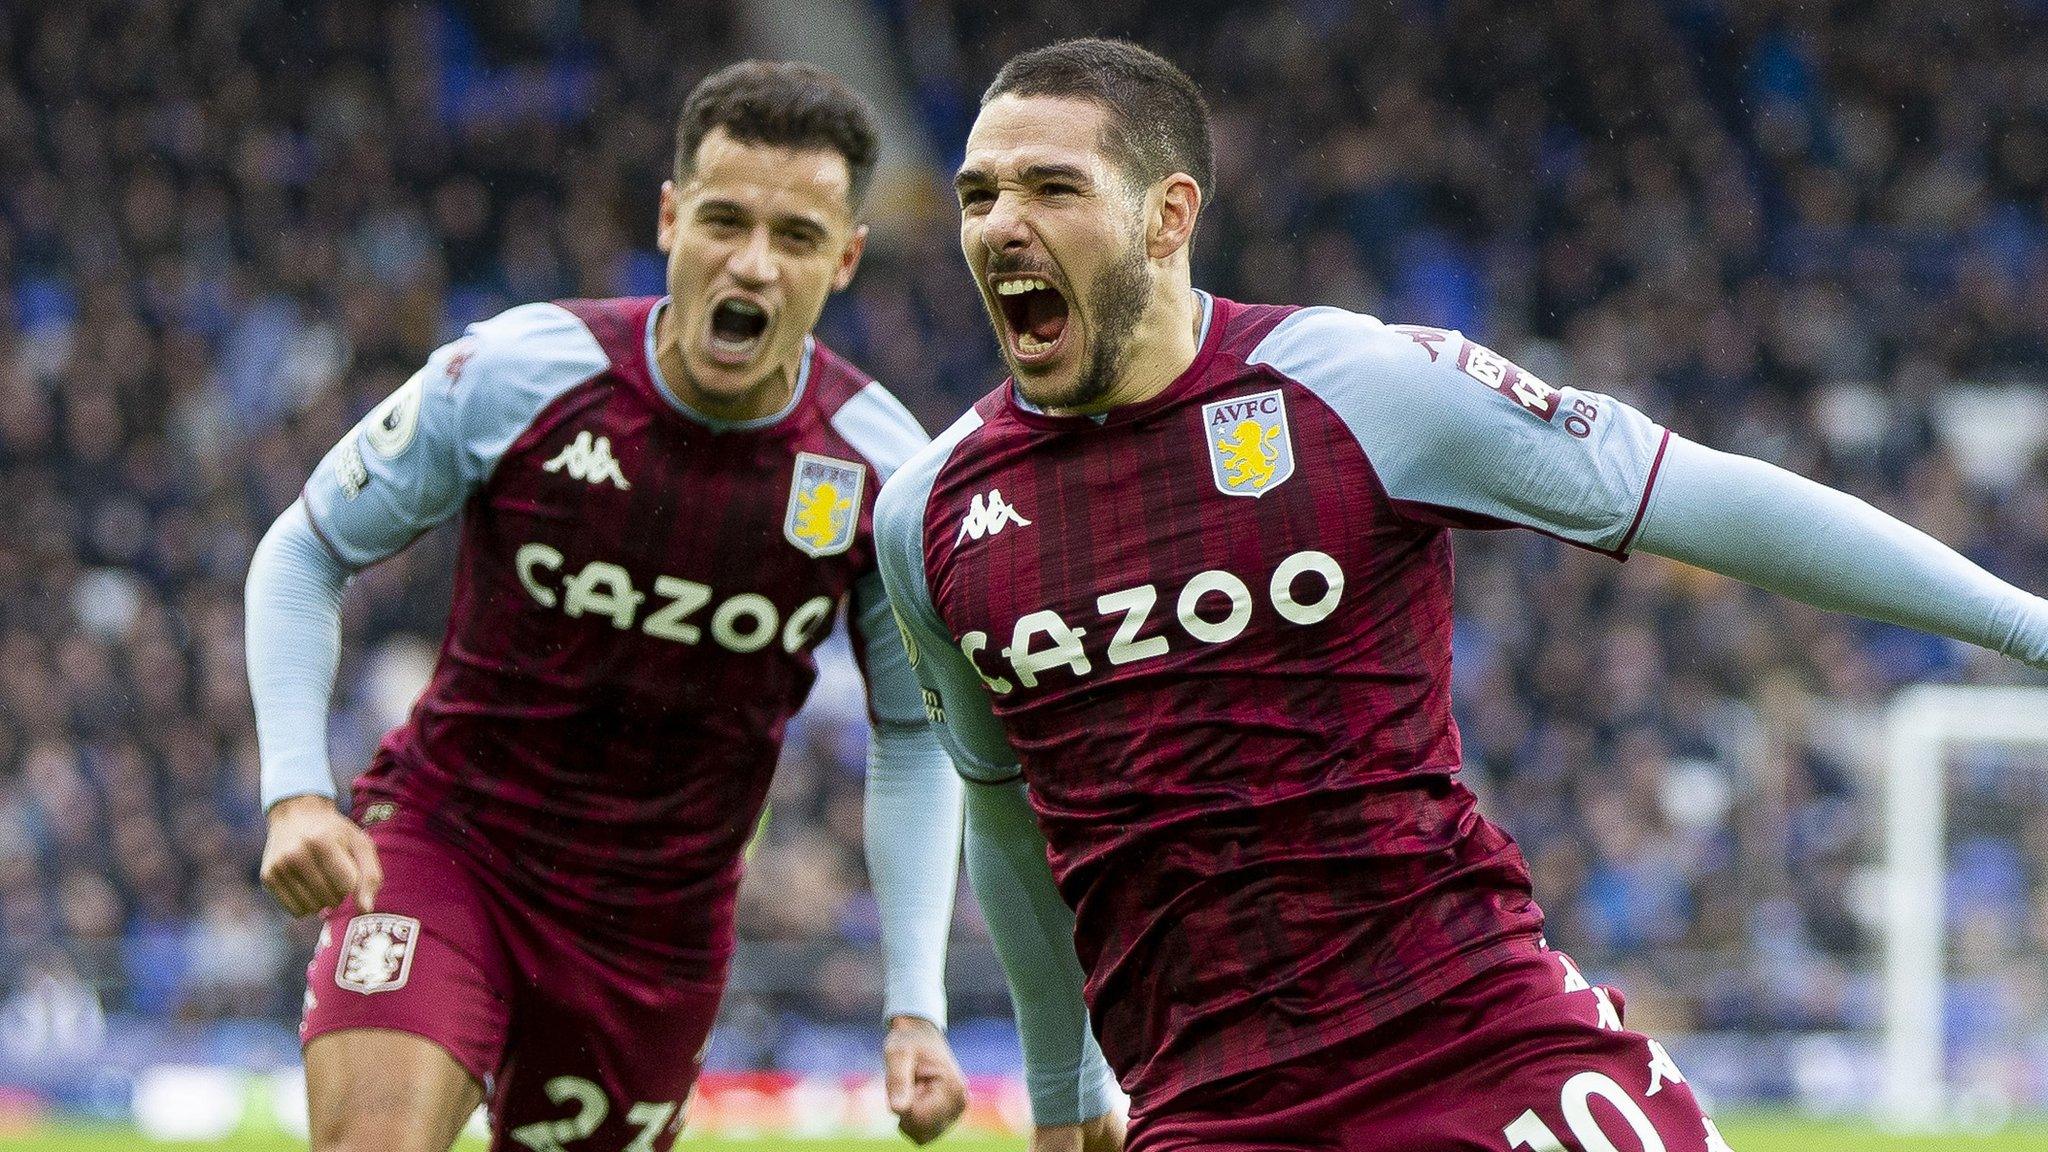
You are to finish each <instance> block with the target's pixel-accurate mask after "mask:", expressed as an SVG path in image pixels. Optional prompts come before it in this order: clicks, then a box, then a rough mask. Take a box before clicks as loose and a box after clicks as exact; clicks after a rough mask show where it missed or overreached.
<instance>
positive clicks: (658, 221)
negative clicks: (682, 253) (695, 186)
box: [654, 180, 683, 252]
mask: <svg viewBox="0 0 2048 1152" xmlns="http://www.w3.org/2000/svg"><path fill="white" fill-rule="evenodd" d="M682 207H683V206H682V192H681V191H679V190H678V189H677V188H676V182H675V181H673V180H663V181H662V182H661V211H660V212H659V213H657V214H656V215H655V218H654V246H655V247H657V248H659V249H661V250H662V251H663V252H670V251H673V250H674V249H675V246H676V217H677V214H678V213H680V212H681V211H682Z"/></svg>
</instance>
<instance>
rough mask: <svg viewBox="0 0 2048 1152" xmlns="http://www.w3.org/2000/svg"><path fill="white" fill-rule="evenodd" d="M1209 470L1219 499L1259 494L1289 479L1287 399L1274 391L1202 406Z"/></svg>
mask: <svg viewBox="0 0 2048 1152" xmlns="http://www.w3.org/2000/svg"><path fill="white" fill-rule="evenodd" d="M1202 429H1203V431H1202V437H1203V439H1204V440H1206V441H1207V442H1208V445H1209V472H1210V475H1211V476H1213V477H1214V478H1215V481H1216V490H1217V491H1218V492H1221V493H1223V494H1224V495H1225V496H1251V497H1254V498H1256V497H1259V496H1264V495H1265V494H1266V493H1268V492H1271V491H1272V490H1273V489H1275V488H1278V487H1279V486H1280V485H1282V484H1284V483H1286V482H1287V478H1288V477H1289V476H1292V475H1294V441H1293V440H1292V439H1291V438H1290V436H1289V433H1288V431H1287V399H1286V397H1284V396H1282V395H1281V394H1280V390H1279V389H1278V388H1275V389H1274V390H1272V391H1271V392H1260V393H1257V394H1256V395H1252V396H1240V397H1238V398H1237V399H1235V400H1218V401H1217V402H1215V403H1214V404H1204V405H1202Z"/></svg>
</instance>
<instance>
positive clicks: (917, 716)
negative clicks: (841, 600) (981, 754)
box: [851, 573, 961, 1028]
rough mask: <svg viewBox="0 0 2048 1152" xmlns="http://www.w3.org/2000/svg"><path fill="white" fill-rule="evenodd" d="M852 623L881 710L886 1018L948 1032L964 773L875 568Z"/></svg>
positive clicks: (877, 788)
mask: <svg viewBox="0 0 2048 1152" xmlns="http://www.w3.org/2000/svg"><path fill="white" fill-rule="evenodd" d="M851 619H852V623H853V629H854V642H855V643H857V644H860V645H861V646H862V650H863V651H864V653H865V656H866V658H865V660H864V664H865V665H866V669H867V680H868V701H869V705H870V708H871V710H872V711H873V713H874V716H875V728H874V736H873V739H872V741H871V743H870V744H869V746H868V778H867V799H866V816H865V821H864V839H865V841H866V848H867V861H868V879H869V882H870V883H871V884H872V885H873V887H874V891H875V902H876V903H877V904H878V905H879V906H880V908H881V916H882V971H883V977H882V983H883V992H882V1014H883V1016H884V1017H885V1018H887V1017H892V1016H921V1017H923V1018H924V1019H926V1020H929V1021H931V1022H932V1023H934V1024H936V1025H938V1026H939V1027H940V1028H944V1027H945V1026H946V941H947V936H948V934H949V932H950V930H951V928H952V923H953V890H954V887H955V886H956V884H957V883H958V880H959V876H960V835H961V833H960V819H961V817H960V791H961V783H960V776H959V774H958V773H956V772H954V771H953V762H952V761H951V760H949V759H947V758H946V750H945V749H944V748H942V747H940V746H939V741H938V737H937V736H935V735H933V733H932V730H931V726H930V725H929V724H927V723H926V722H925V715H924V701H923V698H922V696H921V695H920V693H919V690H918V684H917V677H916V675H915V674H913V673H912V672H911V670H910V660H909V658H908V657H907V656H906V655H905V654H904V651H903V638H902V636H901V635H900V634H899V633H898V632H897V630H896V625H895V622H894V621H893V620H892V619H891V618H890V614H889V598H888V596H887V595H886V594H884V592H883V591H882V581H881V577H879V576H876V575H874V574H872V573H870V574H869V575H868V576H867V577H865V578H864V579H862V580H861V581H860V583H859V584H857V585H855V586H854V591H853V607H852V612H851Z"/></svg>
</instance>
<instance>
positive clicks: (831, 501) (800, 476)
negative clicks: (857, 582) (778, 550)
mask: <svg viewBox="0 0 2048 1152" xmlns="http://www.w3.org/2000/svg"><path fill="white" fill-rule="evenodd" d="M866 480H867V469H866V468H864V467H862V466H861V465H859V464H855V463H854V462H853V461H851V460H840V459H838V458H836V457H832V456H820V455H818V454H817V453H815V452H799V453H797V454H796V471H795V473H794V474H792V475H791V477H790V481H789V507H788V509H786V510H785V511H784V512H783V515H782V538H783V539H785V540H787V541H789V542H790V543H791V544H794V545H796V546H797V549H798V550H799V551H801V552H803V553H804V555H806V556H814V557H824V556H837V555H838V554H839V553H841V552H844V551H846V550H847V549H848V548H851V547H853V540H854V537H855V535H856V534H857V530H858V529H859V527H860V492H861V486H862V485H863V484H864V483H866Z"/></svg>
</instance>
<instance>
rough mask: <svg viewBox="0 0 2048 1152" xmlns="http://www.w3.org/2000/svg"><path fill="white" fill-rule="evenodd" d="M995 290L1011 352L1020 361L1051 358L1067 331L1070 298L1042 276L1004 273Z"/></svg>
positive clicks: (1039, 360) (1037, 361)
mask: <svg viewBox="0 0 2048 1152" xmlns="http://www.w3.org/2000/svg"><path fill="white" fill-rule="evenodd" d="M995 291H996V304H997V306H998V307H1000V308H1001V309H1002V311H1003V324H1004V327H1005V329H1006V332H1005V335H1007V336H1008V337H1009V341H1010V353H1011V355H1012V356H1013V357H1015V359H1016V360H1017V362H1018V363H1020V364H1038V363H1042V362H1044V361H1046V360H1048V359H1050V358H1051V357H1052V355H1053V353H1055V352H1057V351H1058V350H1059V347H1060V344H1061V342H1062V340H1063V338H1064V337H1065V336H1066V334H1067V298H1066V297H1065V296H1064V295H1062V294H1061V293H1060V290H1059V289H1057V288H1054V287H1053V286H1052V284H1051V282H1050V281H1047V280H1045V279H1044V278H1043V277H1038V276H1007V277H1004V278H1002V279H1000V280H997V281H996V282H995Z"/></svg>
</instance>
